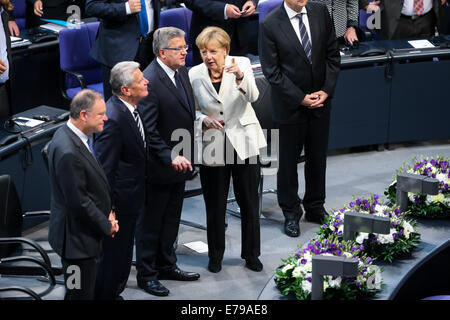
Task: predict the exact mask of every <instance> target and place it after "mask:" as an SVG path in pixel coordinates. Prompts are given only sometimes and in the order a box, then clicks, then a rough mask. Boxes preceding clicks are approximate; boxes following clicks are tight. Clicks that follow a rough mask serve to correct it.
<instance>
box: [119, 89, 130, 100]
mask: <svg viewBox="0 0 450 320" xmlns="http://www.w3.org/2000/svg"><path fill="white" fill-rule="evenodd" d="M120 92H121V93H122V95H124V96H127V97H128V96H129V95H130V89H129V88H128V87H127V86H121V87H120Z"/></svg>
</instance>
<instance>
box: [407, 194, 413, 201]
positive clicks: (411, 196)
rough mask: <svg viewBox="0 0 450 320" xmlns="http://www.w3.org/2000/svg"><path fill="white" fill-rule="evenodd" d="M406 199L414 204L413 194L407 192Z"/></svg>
mask: <svg viewBox="0 0 450 320" xmlns="http://www.w3.org/2000/svg"><path fill="white" fill-rule="evenodd" d="M408 198H409V200H410V201H411V202H414V193H412V192H408Z"/></svg>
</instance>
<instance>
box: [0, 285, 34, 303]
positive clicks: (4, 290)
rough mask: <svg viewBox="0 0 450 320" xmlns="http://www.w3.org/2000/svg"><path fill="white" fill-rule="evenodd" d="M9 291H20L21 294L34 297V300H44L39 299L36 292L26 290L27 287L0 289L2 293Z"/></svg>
mask: <svg viewBox="0 0 450 320" xmlns="http://www.w3.org/2000/svg"><path fill="white" fill-rule="evenodd" d="M7 291H20V292H23V293H26V294H28V295H29V296H31V297H33V299H34V300H42V299H41V297H39V295H38V294H37V293H36V292H34V291H33V290H31V289H28V288H25V287H18V286H11V287H5V288H0V292H7Z"/></svg>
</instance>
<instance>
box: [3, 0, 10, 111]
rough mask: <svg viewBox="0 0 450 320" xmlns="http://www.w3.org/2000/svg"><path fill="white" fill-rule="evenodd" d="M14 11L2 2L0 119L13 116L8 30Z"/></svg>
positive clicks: (7, 0) (6, 1) (8, 3)
mask: <svg viewBox="0 0 450 320" xmlns="http://www.w3.org/2000/svg"><path fill="white" fill-rule="evenodd" d="M7 10H12V5H11V2H10V1H9V0H0V21H1V24H2V25H1V26H0V119H5V118H7V117H9V116H10V115H11V100H10V99H11V96H10V88H9V83H10V81H9V77H10V74H11V72H10V69H11V39H10V34H9V28H8V13H7Z"/></svg>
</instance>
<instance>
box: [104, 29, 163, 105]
mask: <svg viewBox="0 0 450 320" xmlns="http://www.w3.org/2000/svg"><path fill="white" fill-rule="evenodd" d="M152 42H153V33H152V34H151V35H150V36H148V37H147V38H146V39H145V40H144V41H142V42H141V43H140V44H139V47H138V51H137V53H136V57H135V58H134V61H136V62H139V64H140V67H139V69H141V70H142V71H144V69H145V68H147V66H148V65H149V64H150V62H152V60H153V59H154V58H155V55H154V54H153V47H152ZM113 67H114V66H111V67H110V66H106V65H103V64H102V73H103V96H104V98H105V101H108V99H109V98H111V96H112V91H111V85H110V84H109V78H110V77H111V69H112V68H113Z"/></svg>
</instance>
